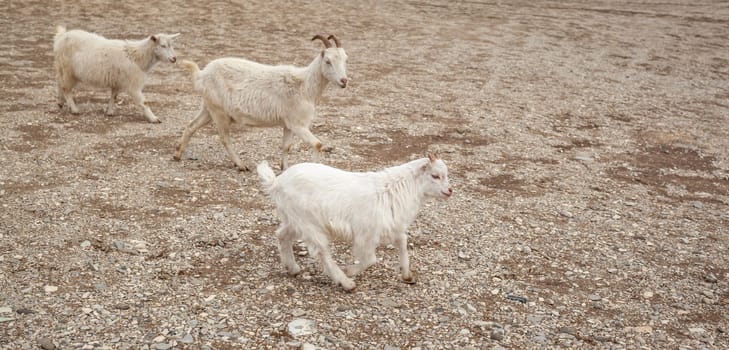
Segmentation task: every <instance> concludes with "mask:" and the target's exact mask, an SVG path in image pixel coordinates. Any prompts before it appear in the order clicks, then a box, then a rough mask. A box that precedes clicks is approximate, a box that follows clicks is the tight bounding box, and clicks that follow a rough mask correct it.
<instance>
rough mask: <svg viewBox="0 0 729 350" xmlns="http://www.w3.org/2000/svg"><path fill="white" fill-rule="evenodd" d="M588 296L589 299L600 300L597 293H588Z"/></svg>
mask: <svg viewBox="0 0 729 350" xmlns="http://www.w3.org/2000/svg"><path fill="white" fill-rule="evenodd" d="M588 298H589V299H590V301H600V300H602V297H601V296H599V295H597V294H590V296H589V297H588Z"/></svg>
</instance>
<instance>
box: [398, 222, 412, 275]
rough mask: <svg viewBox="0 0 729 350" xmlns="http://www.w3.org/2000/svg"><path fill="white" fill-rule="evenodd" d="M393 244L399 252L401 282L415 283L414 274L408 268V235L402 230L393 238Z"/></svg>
mask: <svg viewBox="0 0 729 350" xmlns="http://www.w3.org/2000/svg"><path fill="white" fill-rule="evenodd" d="M395 244H396V245H397V249H398V251H399V253H400V273H401V277H402V280H403V282H405V283H410V284H412V283H415V275H414V274H413V272H412V271H411V270H410V257H409V256H408V236H407V233H405V232H403V233H402V234H400V235H398V236H397V237H396V238H395Z"/></svg>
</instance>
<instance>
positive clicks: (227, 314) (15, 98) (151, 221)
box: [0, 0, 729, 349]
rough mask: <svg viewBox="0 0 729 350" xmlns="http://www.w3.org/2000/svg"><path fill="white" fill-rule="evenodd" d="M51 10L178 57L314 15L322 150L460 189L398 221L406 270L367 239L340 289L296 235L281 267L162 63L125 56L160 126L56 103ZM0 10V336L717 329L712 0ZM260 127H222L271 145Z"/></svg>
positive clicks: (240, 188) (91, 97)
mask: <svg viewBox="0 0 729 350" xmlns="http://www.w3.org/2000/svg"><path fill="white" fill-rule="evenodd" d="M57 24H65V25H67V26H68V27H69V28H81V29H86V30H90V31H94V32H97V33H99V34H102V35H105V36H107V37H111V38H134V39H140V38H143V37H144V36H146V35H150V34H154V33H157V32H166V33H176V32H179V33H181V36H180V37H179V38H178V40H177V44H176V50H177V53H178V56H179V57H180V58H185V59H192V60H194V61H196V62H198V63H199V64H200V65H204V64H205V63H207V62H209V61H210V60H212V59H215V58H218V57H223V56H240V57H246V58H250V59H254V60H258V61H261V62H264V63H271V64H277V63H289V64H297V65H305V64H308V63H309V62H310V60H311V59H312V58H313V57H314V55H316V54H317V53H318V50H319V49H320V44H319V43H316V42H314V43H312V42H310V41H309V39H310V38H311V37H312V36H313V34H317V33H325V34H326V33H336V34H337V35H338V36H339V37H340V38H341V40H342V43H343V46H344V47H345V48H346V50H347V53H348V54H349V66H348V70H349V75H350V78H351V82H350V86H349V87H348V88H347V89H339V88H335V87H330V88H329V89H328V90H327V91H326V92H325V98H324V100H323V101H322V105H321V107H320V108H319V117H318V118H317V120H316V121H315V125H314V127H313V132H314V133H315V134H316V135H318V136H320V137H321V138H322V139H323V140H324V141H325V142H327V143H328V144H330V145H332V146H334V151H333V152H331V153H330V154H328V155H327V158H326V159H325V160H324V162H325V163H326V164H330V165H334V166H337V167H340V168H344V169H348V170H376V169H381V168H384V167H387V166H391V165H394V164H400V163H404V162H406V161H409V160H411V159H414V158H418V157H422V156H423V155H424V154H425V153H426V152H428V151H435V152H438V153H439V154H440V155H441V156H442V157H443V158H444V159H445V160H446V161H447V162H448V165H449V167H450V171H451V178H452V179H451V181H452V184H453V186H454V189H455V193H456V194H455V195H454V197H453V198H452V199H451V200H449V201H447V202H433V203H429V204H428V205H427V206H426V207H425V208H423V210H422V212H421V215H420V216H419V217H418V219H417V220H416V223H415V224H414V225H413V226H412V227H411V228H410V230H409V234H410V237H411V240H410V242H411V244H410V248H411V253H412V256H413V258H412V259H413V267H414V269H415V270H416V271H417V273H418V278H419V280H418V283H417V284H415V285H407V284H403V283H401V282H399V281H398V275H397V273H396V271H395V267H396V266H397V259H396V251H395V250H394V249H391V248H388V247H383V248H382V249H380V250H379V251H378V256H379V257H380V258H381V261H380V263H379V264H378V265H376V266H374V267H372V268H371V269H369V270H368V271H366V272H365V273H364V274H363V275H361V276H358V277H357V279H356V281H357V283H358V288H357V291H356V292H354V293H352V294H347V293H344V292H343V291H342V290H341V288H338V287H336V286H334V285H332V284H331V283H330V281H329V280H328V279H327V278H326V277H325V276H323V275H322V273H321V272H320V269H319V268H318V266H316V265H315V264H314V262H313V261H312V259H310V258H309V257H308V256H305V251H303V248H299V249H298V250H299V251H300V254H301V255H302V256H301V259H300V263H301V264H302V266H303V267H304V268H305V270H306V272H305V273H304V274H302V275H300V276H297V277H289V276H287V275H286V274H285V273H284V270H283V268H282V267H281V266H280V264H279V263H278V257H277V251H276V243H275V239H274V236H273V231H274V230H275V228H276V224H277V219H276V217H275V215H274V211H273V207H272V205H271V204H270V202H269V201H268V200H267V198H266V197H265V196H263V195H262V193H261V192H260V191H259V185H258V180H257V177H256V176H255V174H254V173H247V172H238V171H236V170H235V169H234V167H233V164H232V162H230V161H229V159H228V158H227V156H226V154H225V153H224V151H223V148H222V146H221V145H220V143H219V141H218V139H217V136H216V135H215V131H214V129H213V128H212V127H211V126H209V127H207V128H205V129H203V130H201V132H199V133H198V134H197V135H195V137H193V139H192V142H191V144H190V147H189V149H188V151H187V153H186V156H185V159H183V160H182V161H181V162H175V161H173V160H172V154H173V151H174V147H175V143H176V142H177V139H178V138H179V136H180V134H181V132H182V129H183V128H184V126H185V125H186V124H187V122H188V121H189V120H190V119H191V118H192V117H193V116H194V115H195V113H196V111H197V108H198V105H199V96H198V95H197V94H196V93H195V92H194V91H193V90H192V87H191V84H190V82H189V79H188V77H187V76H186V75H185V74H184V72H183V70H182V69H180V68H179V67H176V66H174V65H171V64H160V65H158V66H157V67H155V68H154V69H153V71H152V73H151V75H150V77H149V81H148V85H147V87H146V88H145V95H146V97H147V100H148V102H149V105H150V106H151V108H152V110H153V111H154V112H155V113H156V114H157V116H158V117H160V119H162V121H163V122H162V124H150V123H147V122H146V121H145V120H144V118H143V117H142V115H141V111H140V110H138V109H137V108H136V107H134V106H133V105H132V104H131V103H130V99H129V97H128V96H126V95H123V96H122V98H123V101H122V102H121V103H120V105H119V108H118V115H116V116H111V117H107V116H105V115H104V114H103V109H104V107H105V104H106V100H107V98H108V92H107V91H102V90H94V89H89V88H80V89H78V90H77V92H76V96H77V103H78V104H79V106H80V107H81V109H82V113H81V114H80V115H71V114H70V113H68V112H67V111H62V110H59V109H58V107H57V105H56V103H55V96H54V95H55V81H54V73H53V70H52V36H53V32H54V28H55V26H56V25H57ZM0 29H1V30H2V33H3V39H2V40H1V41H0V46H1V48H2V50H0V86H1V88H2V96H3V98H2V99H0V111H2V113H1V115H0V130H2V132H0V164H1V165H2V167H0V281H1V282H0V283H1V284H0V348H2V349H34V348H38V347H43V348H52V347H53V346H55V347H58V348H62V349H79V348H83V349H96V348H121V349H167V348H190V349H228V348H246V349H258V348H296V347H302V348H311V347H312V346H316V347H321V348H328V349H340V348H341V349H375V348H378V349H383V348H385V349H395V348H400V349H416V348H420V349H442V348H446V349H450V348H453V349H456V348H458V349H461V348H465V349H468V348H470V349H504V348H511V349H526V348H579V349H584V348H594V349H676V348H681V349H725V348H727V347H729V336H728V335H727V330H728V329H729V312H727V309H728V304H729V287H728V279H729V267H728V266H729V265H728V264H729V255H727V248H728V244H729V152H727V150H729V126H728V124H727V122H728V121H729V4H727V3H726V2H721V1H703V2H699V3H696V2H693V1H670V2H666V1H647V2H640V3H632V2H626V3H623V2H620V3H616V2H614V1H555V2H550V1H539V2H532V1H495V2H478V1H468V2H451V1H440V0H433V1H427V2H421V1H398V2H387V1H344V2H331V3H330V2H319V1H314V2H309V1H305V2H299V1H295V2H290V1H245V2H243V1H211V2H206V3H204V4H201V3H195V2H186V1H180V2H150V1H136V0H134V1H123V2H118V1H114V2H104V1H22V2H21V1H10V2H6V3H5V9H4V11H3V12H2V14H0ZM280 135H281V131H280V130H274V129H257V130H249V131H244V130H240V132H238V133H237V134H236V135H235V147H236V149H239V150H240V152H241V157H242V159H244V161H247V162H249V163H250V164H251V165H253V164H256V163H257V162H259V161H261V160H263V159H268V160H269V161H271V162H273V163H276V164H277V163H278V159H279V154H278V150H277V149H278V148H277V147H278V145H279V143H280V137H281V136H280ZM309 157H310V153H309V150H308V149H307V147H306V146H305V145H303V144H299V145H298V146H297V148H296V149H295V151H294V153H293V155H292V160H293V161H296V162H300V161H306V160H308V159H309ZM334 250H335V255H336V257H337V258H338V259H340V261H341V262H342V263H344V262H345V261H347V260H348V259H349V254H348V250H347V246H346V245H345V244H337V245H335V246H334ZM508 296H520V297H524V298H526V302H524V303H521V302H519V301H515V300H512V299H509V298H508ZM297 319H303V320H306V321H310V322H312V324H315V325H316V330H315V332H314V333H313V334H309V335H297V334H295V333H293V332H290V331H289V328H288V326H289V324H290V322H292V321H294V320H297Z"/></svg>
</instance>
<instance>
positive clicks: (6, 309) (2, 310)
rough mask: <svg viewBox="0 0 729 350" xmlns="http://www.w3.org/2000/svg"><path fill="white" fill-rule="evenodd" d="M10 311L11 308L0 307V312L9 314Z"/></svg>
mask: <svg viewBox="0 0 729 350" xmlns="http://www.w3.org/2000/svg"><path fill="white" fill-rule="evenodd" d="M11 312H13V309H11V308H9V307H7V306H3V307H0V314H9V313H11Z"/></svg>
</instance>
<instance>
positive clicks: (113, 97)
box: [104, 88, 119, 115]
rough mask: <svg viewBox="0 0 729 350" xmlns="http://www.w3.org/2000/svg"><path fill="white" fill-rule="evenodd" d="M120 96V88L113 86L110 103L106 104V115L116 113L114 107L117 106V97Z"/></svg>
mask: <svg viewBox="0 0 729 350" xmlns="http://www.w3.org/2000/svg"><path fill="white" fill-rule="evenodd" d="M118 96H119V89H117V88H111V96H110V97H109V104H108V105H107V106H106V111H104V113H106V115H114V109H115V107H116V99H117V97H118Z"/></svg>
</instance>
